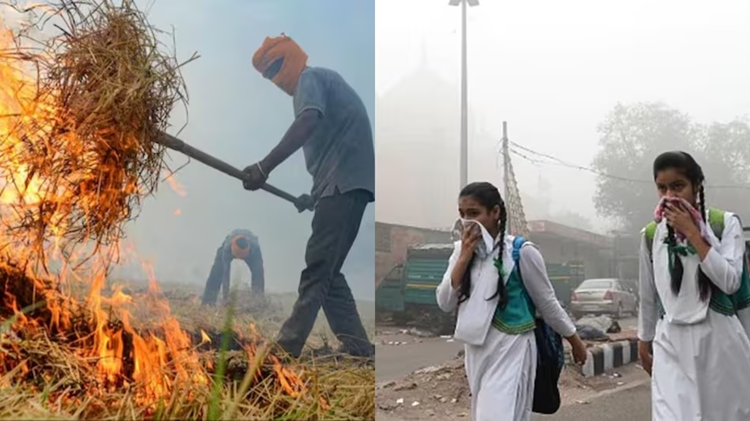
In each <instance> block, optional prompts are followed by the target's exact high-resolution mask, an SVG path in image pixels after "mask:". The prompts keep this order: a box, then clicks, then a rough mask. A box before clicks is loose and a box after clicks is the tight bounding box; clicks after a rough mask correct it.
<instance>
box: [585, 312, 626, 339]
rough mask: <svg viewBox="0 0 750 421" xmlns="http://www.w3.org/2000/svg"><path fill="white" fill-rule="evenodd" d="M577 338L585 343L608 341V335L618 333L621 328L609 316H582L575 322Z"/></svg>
mask: <svg viewBox="0 0 750 421" xmlns="http://www.w3.org/2000/svg"><path fill="white" fill-rule="evenodd" d="M575 325H576V329H577V330H578V336H580V337H581V339H583V340H585V341H608V340H610V337H609V335H607V334H608V333H620V332H622V328H621V327H620V324H619V323H617V321H616V320H613V319H612V318H611V317H609V316H605V315H601V316H584V317H582V318H580V319H578V320H576V323H575Z"/></svg>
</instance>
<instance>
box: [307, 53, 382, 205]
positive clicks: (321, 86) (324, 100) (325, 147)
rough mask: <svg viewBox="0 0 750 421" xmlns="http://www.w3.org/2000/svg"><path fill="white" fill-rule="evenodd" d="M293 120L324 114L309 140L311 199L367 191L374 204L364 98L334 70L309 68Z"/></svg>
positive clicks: (372, 157) (369, 129)
mask: <svg viewBox="0 0 750 421" xmlns="http://www.w3.org/2000/svg"><path fill="white" fill-rule="evenodd" d="M293 102H294V117H295V118H296V117H298V116H299V115H300V114H301V113H302V112H303V111H305V110H310V109H313V110H317V111H318V112H320V114H321V115H322V117H323V118H322V119H321V121H320V125H319V126H318V129H317V130H316V131H315V133H314V134H313V136H312V137H311V138H310V139H308V140H307V142H306V143H305V145H304V146H303V147H302V150H303V151H304V153H305V162H306V164H307V171H308V172H309V173H310V175H312V177H313V187H312V191H311V193H310V194H311V196H312V197H313V199H314V200H315V201H316V202H317V201H318V200H319V199H321V198H322V197H326V196H330V195H333V194H335V193H336V191H337V190H338V192H339V193H342V194H343V193H346V192H349V191H352V190H357V189H363V190H366V191H368V192H369V193H370V197H371V200H370V201H371V202H372V201H375V147H374V145H373V139H372V127H371V126H370V119H369V117H368V116H367V109H366V108H365V105H364V104H363V103H362V100H361V99H360V97H359V95H357V93H356V92H355V91H354V89H352V87H351V86H349V85H348V84H347V83H346V81H345V80H344V78H342V77H341V75H339V74H338V73H336V72H334V71H333V70H329V69H324V68H321V67H307V68H306V69H305V70H304V71H303V72H302V74H301V75H300V79H299V82H298V83H297V87H296V88H295V90H294V101H293Z"/></svg>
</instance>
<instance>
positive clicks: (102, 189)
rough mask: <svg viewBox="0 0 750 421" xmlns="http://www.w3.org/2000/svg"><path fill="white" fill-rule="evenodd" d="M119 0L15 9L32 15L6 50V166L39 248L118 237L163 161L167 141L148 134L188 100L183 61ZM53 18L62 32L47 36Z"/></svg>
mask: <svg viewBox="0 0 750 421" xmlns="http://www.w3.org/2000/svg"><path fill="white" fill-rule="evenodd" d="M118 3H119V4H115V3H114V2H113V1H111V0H103V1H102V0H76V1H70V0H63V1H60V2H58V3H47V4H44V5H39V6H33V7H28V8H24V9H21V8H19V7H18V6H13V5H11V6H13V7H14V8H15V9H16V10H17V11H18V12H20V13H22V15H23V16H25V17H26V18H27V21H28V22H29V23H27V24H26V25H24V26H23V27H22V28H21V29H18V30H16V31H14V32H13V36H14V39H13V44H14V45H13V47H11V48H9V49H5V50H4V51H2V53H0V60H2V61H3V62H4V63H6V65H8V63H11V62H12V63H13V65H14V66H15V69H17V70H18V72H17V73H16V74H15V76H16V79H17V80H15V81H14V82H15V84H14V85H15V86H14V87H13V91H14V94H13V96H14V98H13V99H14V101H13V102H14V103H13V106H12V108H13V111H14V112H13V113H11V114H10V115H6V116H5V118H6V119H7V120H8V121H5V122H4V126H5V127H4V132H2V133H0V135H1V136H2V137H1V138H0V171H2V173H1V175H2V176H3V178H4V180H5V182H6V185H5V188H6V189H8V188H15V190H16V193H17V194H15V195H14V196H15V197H16V201H15V202H14V203H12V205H13V206H15V207H16V208H17V212H16V214H17V215H19V216H20V217H19V218H17V219H16V221H14V222H15V223H16V224H17V226H16V227H15V228H24V229H23V230H21V231H24V232H33V233H34V237H35V238H33V239H30V240H31V241H33V242H36V243H37V246H38V247H39V248H42V247H43V243H44V241H45V240H49V239H50V238H57V239H61V240H63V242H65V243H69V244H78V243H82V242H86V241H92V240H93V241H94V242H95V243H96V244H97V245H98V244H111V243H113V242H115V241H117V240H119V239H120V238H121V236H122V226H123V224H124V222H126V221H127V220H129V219H131V218H133V217H135V216H136V215H137V212H138V210H139V207H140V203H141V201H142V199H143V198H144V197H145V196H147V195H149V194H151V193H153V192H154V191H155V190H156V187H157V184H158V182H159V177H160V172H161V170H162V169H163V168H164V167H165V163H164V155H165V148H164V146H162V145H160V144H158V143H154V142H153V141H152V139H154V138H157V137H159V136H160V135H161V134H162V133H163V132H164V131H165V130H166V129H167V127H168V125H169V115H170V113H171V111H172V110H173V108H174V107H175V105H177V104H178V103H180V102H185V103H186V99H187V96H186V89H185V85H184V81H183V79H182V76H181V75H180V72H179V69H180V66H181V65H183V64H185V63H178V62H177V60H176V58H175V57H174V56H171V55H168V54H166V53H164V52H163V51H162V50H163V49H162V48H161V47H162V45H161V44H160V43H159V41H158V38H157V35H158V31H157V30H156V29H154V28H152V27H151V26H150V25H149V24H148V22H147V20H146V17H145V15H144V13H143V12H141V11H140V10H138V8H137V7H136V6H135V4H134V2H133V1H132V0H122V1H121V2H118ZM50 25H53V27H54V29H55V32H56V34H54V35H49V34H48V33H46V32H45V31H46V30H48V29H49V26H50ZM195 58H197V56H195V55H194V56H193V57H191V58H190V59H189V60H188V61H191V60H194V59H195ZM32 72H34V73H32ZM30 75H34V76H33V77H32V76H30ZM4 83H9V82H4ZM6 86H8V87H9V86H10V84H8V85H6ZM6 89H7V88H6ZM30 190H33V191H30Z"/></svg>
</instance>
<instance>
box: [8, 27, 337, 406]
mask: <svg viewBox="0 0 750 421" xmlns="http://www.w3.org/2000/svg"><path fill="white" fill-rule="evenodd" d="M0 23H2V21H0ZM1 26H2V25H0V29H1ZM12 44H13V39H12V33H11V32H10V31H8V30H4V29H3V30H2V31H0V52H2V51H3V50H4V48H7V49H12V48H13V47H12ZM34 90H35V78H34V77H30V76H28V75H27V74H26V73H24V71H23V69H19V68H17V67H15V66H14V65H13V62H12V61H10V60H6V59H3V58H2V55H1V54H0V154H2V155H3V156H4V157H7V158H8V159H7V161H5V164H4V165H3V167H2V168H0V271H5V272H7V273H11V272H13V271H16V272H19V273H21V274H23V275H24V276H26V277H27V278H28V279H29V280H30V282H32V283H33V285H32V287H31V288H30V290H32V291H33V294H34V297H35V298H34V299H35V300H40V299H41V300H44V301H45V307H44V309H45V311H46V312H47V314H48V315H49V316H48V319H47V321H46V323H47V324H46V325H43V324H42V322H41V321H40V320H41V319H38V318H34V317H30V316H27V315H26V314H24V313H23V312H22V311H21V309H19V307H18V299H19V298H20V297H17V296H14V295H13V294H10V293H8V292H7V291H6V294H5V296H4V297H0V304H1V305H0V308H2V307H5V308H7V309H10V310H11V311H12V313H13V314H14V316H15V320H14V322H13V324H12V325H11V333H12V332H14V331H15V332H20V331H24V332H38V331H41V330H47V331H49V332H63V333H70V332H73V331H74V330H75V329H74V328H73V325H74V322H73V319H74V316H76V315H79V314H83V313H82V312H81V308H83V309H85V310H86V312H85V314H87V315H89V317H90V318H89V320H88V326H90V328H91V332H90V335H86V336H85V337H81V338H76V339H77V340H80V341H81V342H82V343H84V344H86V345H84V350H83V352H84V353H85V354H86V356H88V357H94V359H95V361H96V363H95V372H96V375H97V376H98V378H97V379H96V381H97V382H98V386H99V387H97V388H96V390H99V391H100V393H106V392H107V391H112V390H114V389H116V388H118V387H124V386H127V385H132V386H134V387H135V396H136V399H137V401H138V402H139V403H141V404H144V405H153V403H154V402H157V401H158V400H159V399H160V398H163V397H167V396H169V395H170V393H172V392H173V391H174V389H175V385H177V384H179V383H189V384H192V385H208V384H209V378H208V376H207V374H206V370H205V368H206V367H204V366H202V365H201V362H200V361H199V354H198V353H197V352H196V351H195V349H194V348H193V344H192V343H191V340H190V337H189V336H188V334H187V333H186V332H185V331H184V330H182V328H181V327H180V324H179V322H178V321H177V319H175V317H174V316H173V315H172V313H171V309H170V307H169V303H168V302H167V300H166V299H165V298H164V297H162V296H161V291H160V288H159V285H158V282H157V280H156V275H155V273H154V269H153V267H152V266H151V265H150V264H148V263H145V262H144V263H143V265H142V267H143V270H144V271H145V273H146V274H147V275H148V280H149V284H148V285H149V287H148V293H147V294H146V296H145V298H144V299H143V300H141V299H140V298H139V299H138V300H136V299H134V297H133V296H132V295H130V294H127V293H125V292H124V289H123V287H122V286H115V287H114V288H113V290H112V293H111V294H110V295H109V296H106V295H105V294H103V292H104V291H105V289H106V287H107V273H108V268H109V266H110V263H111V262H113V261H116V260H117V259H120V258H128V257H133V256H135V250H134V248H133V246H132V245H131V244H124V243H123V244H112V245H108V246H106V247H104V246H101V247H98V248H95V249H94V250H93V251H91V250H88V251H89V252H90V253H88V254H86V255H85V256H84V253H80V254H78V253H72V254H70V253H68V252H64V251H63V250H64V244H63V243H62V239H61V235H60V233H62V232H64V231H65V228H66V227H65V226H63V222H61V221H64V220H65V218H63V217H62V215H63V214H64V213H65V212H66V211H67V209H65V207H64V206H62V205H61V204H64V203H68V202H69V201H70V196H69V195H71V194H74V192H73V191H67V190H66V191H57V190H54V191H52V190H49V189H45V180H44V176H43V175H40V174H39V173H37V172H35V171H34V170H33V169H32V168H33V166H32V165H30V163H27V162H23V161H22V160H20V159H18V160H14V159H13V157H15V156H16V155H18V154H17V152H18V151H20V150H22V148H24V147H28V145H26V144H24V142H23V141H22V139H18V138H14V137H13V135H12V134H13V133H15V131H14V130H13V129H12V128H13V127H14V124H15V123H17V122H18V121H27V120H35V121H50V120H49V118H50V116H54V115H55V113H54V105H53V104H54V101H52V99H53V98H48V99H49V101H47V102H45V101H44V100H43V99H42V100H40V99H39V98H36V92H35V91H34ZM48 129H49V127H45V126H41V127H39V130H40V131H41V132H44V131H45V130H48ZM70 136H71V138H72V137H74V136H75V133H72V134H70ZM40 139H43V136H41V137H40ZM70 147H71V148H75V147H76V142H75V141H71V144H70ZM82 176H83V175H82ZM89 176H90V175H89ZM166 180H167V182H168V183H169V184H170V186H171V187H172V189H173V190H174V191H175V192H176V193H177V194H178V195H180V196H185V195H186V193H185V189H184V188H183V186H181V185H180V184H179V183H178V181H177V180H176V179H175V178H174V176H170V177H167V178H166ZM130 188H135V186H130ZM58 205H59V206H58ZM40 207H49V208H50V210H49V212H48V213H44V212H42V213H40V215H45V217H46V218H49V221H50V224H49V226H51V227H52V228H51V229H50V231H51V232H50V236H49V241H48V243H45V244H41V245H40V244H36V243H35V242H34V241H33V240H32V239H31V238H32V237H33V236H32V235H31V234H28V235H26V236H24V233H23V232H22V231H19V230H16V231H13V227H15V226H18V225H19V224H20V222H22V221H23V220H24V218H28V217H29V212H30V210H37V211H38V210H39V208H40ZM84 207H85V206H84ZM180 213H181V210H180V209H176V210H175V211H174V214H175V215H179V214H180ZM8 262H36V263H35V264H29V265H27V266H19V268H16V267H12V266H11V265H10V264H9V263H8ZM50 266H55V270H50V269H49V267H50ZM51 273H55V274H56V275H55V276H52V275H51ZM50 277H52V279H51V280H50V281H49V282H47V281H45V279H47V280H48V279H49V278H50ZM80 286H84V287H86V288H88V295H87V296H86V300H85V306H80V305H79V304H78V303H77V301H76V300H75V299H74V298H73V297H74V294H73V293H72V292H70V291H72V290H73V289H74V288H76V287H80ZM138 304H141V305H140V306H139V305H138ZM138 308H147V309H148V311H149V319H150V320H153V321H154V326H153V328H151V329H148V330H141V329H136V328H134V326H133V312H134V310H137V309H138ZM251 330H252V332H253V336H254V337H255V339H259V338H260V335H258V334H257V332H256V331H255V327H254V326H251ZM200 333H201V338H202V341H201V343H200V344H206V343H211V338H210V337H209V336H208V335H207V334H206V332H204V331H203V330H201V332H200ZM0 335H6V333H5V332H2V331H0ZM86 341H88V342H86ZM11 347H17V345H15V344H13V343H11ZM14 352H15V353H16V354H19V353H20V350H19V349H15V350H14ZM248 354H250V355H251V356H254V355H256V354H257V349H256V348H255V346H252V347H249V348H248ZM11 360H14V359H13V357H11V356H10V354H8V353H6V352H5V349H4V348H2V347H0V374H3V372H4V371H6V372H7V371H9V368H8V366H9V364H11ZM14 361H15V360H14ZM268 361H270V363H271V365H272V367H273V372H274V374H275V379H276V381H277V382H278V384H279V386H280V387H281V388H282V389H283V390H284V391H285V393H287V394H288V395H289V396H293V397H297V396H299V395H300V394H302V393H304V392H305V391H306V385H305V383H304V381H303V380H302V378H301V376H300V375H298V374H296V373H294V372H293V371H292V370H290V369H288V368H287V367H285V366H284V365H283V364H282V363H281V361H280V360H279V359H278V358H277V357H276V356H274V355H269V356H268ZM13 364H15V367H18V368H19V370H21V372H22V373H28V372H29V366H28V362H27V361H25V360H24V361H15V362H14V363H13ZM209 364H210V363H209ZM208 368H209V369H211V367H208ZM0 378H2V376H0ZM320 399H321V400H320V403H321V405H323V406H324V407H329V406H328V404H327V402H326V401H325V399H322V398H320Z"/></svg>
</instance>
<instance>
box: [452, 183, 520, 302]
mask: <svg viewBox="0 0 750 421" xmlns="http://www.w3.org/2000/svg"><path fill="white" fill-rule="evenodd" d="M461 197H471V198H472V199H474V200H476V201H477V202H479V204H480V205H482V206H483V207H484V208H486V209H487V212H491V211H492V209H494V208H495V206H498V207H499V208H500V218H499V220H498V222H497V223H498V227H499V235H500V241H499V242H498V245H497V247H499V249H500V250H499V253H498V259H499V261H500V262H502V259H503V253H504V251H505V250H504V248H505V238H504V237H503V236H504V235H505V228H506V225H507V222H508V213H507V212H506V211H505V202H504V201H503V198H502V196H500V192H499V191H498V190H497V187H495V186H493V185H492V184H490V183H487V182H478V183H471V184H469V185H467V186H466V187H464V188H463V189H462V190H461V193H460V194H459V198H461ZM475 259H476V253H475V254H474V255H472V257H471V263H469V266H468V269H467V270H466V272H464V276H463V279H461V285H460V287H459V290H458V303H459V304H461V303H463V302H464V301H466V300H468V299H469V296H470V295H471V267H472V266H473V265H474V260H475ZM501 267H502V266H501ZM500 272H502V270H498V280H497V291H495V294H493V295H492V296H491V297H489V298H487V300H488V301H489V300H492V299H494V298H495V297H499V305H500V308H505V306H506V305H507V304H508V291H507V290H506V288H505V280H504V279H503V277H502V276H500V275H501V273H500Z"/></svg>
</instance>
